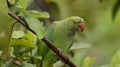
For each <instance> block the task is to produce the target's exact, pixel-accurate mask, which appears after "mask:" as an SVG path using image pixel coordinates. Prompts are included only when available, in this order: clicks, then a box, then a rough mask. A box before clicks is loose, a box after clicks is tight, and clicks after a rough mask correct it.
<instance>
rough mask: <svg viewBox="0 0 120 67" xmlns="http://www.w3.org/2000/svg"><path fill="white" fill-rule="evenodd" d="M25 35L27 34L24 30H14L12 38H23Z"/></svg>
mask: <svg viewBox="0 0 120 67" xmlns="http://www.w3.org/2000/svg"><path fill="white" fill-rule="evenodd" d="M23 36H25V34H24V32H23V31H22V30H18V31H14V32H13V33H12V38H22V37H23Z"/></svg>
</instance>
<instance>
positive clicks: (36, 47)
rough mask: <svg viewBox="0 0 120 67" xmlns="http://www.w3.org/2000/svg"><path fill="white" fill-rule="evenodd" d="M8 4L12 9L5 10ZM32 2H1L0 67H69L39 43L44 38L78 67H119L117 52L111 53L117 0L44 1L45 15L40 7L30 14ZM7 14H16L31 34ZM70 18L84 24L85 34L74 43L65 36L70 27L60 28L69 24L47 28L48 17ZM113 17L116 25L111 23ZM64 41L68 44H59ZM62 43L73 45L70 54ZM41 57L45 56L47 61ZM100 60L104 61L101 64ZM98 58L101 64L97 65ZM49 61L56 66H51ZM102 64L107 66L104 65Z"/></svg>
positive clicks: (115, 37) (115, 40) (115, 41)
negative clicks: (78, 18)
mask: <svg viewBox="0 0 120 67" xmlns="http://www.w3.org/2000/svg"><path fill="white" fill-rule="evenodd" d="M7 1H8V2H9V4H10V5H11V7H9V6H7V5H8V3H7ZM36 1H37V0H36ZM33 2H34V1H33V0H0V19H1V21H0V67H41V66H42V65H44V64H47V63H49V64H50V65H44V67H50V66H54V67H68V66H67V65H65V64H64V62H62V61H61V60H60V58H58V57H57V56H56V55H54V53H53V52H52V51H51V50H49V48H48V47H47V48H46V45H45V44H44V43H43V42H42V41H41V39H42V38H43V37H45V36H47V38H48V39H49V40H51V41H52V42H53V43H54V44H55V45H56V46H57V47H60V48H62V50H65V51H63V52H64V53H65V54H66V55H68V57H69V58H70V60H72V61H73V63H74V64H75V65H76V66H77V67H95V66H99V67H120V50H118V51H117V52H116V53H115V54H114V55H113V51H116V49H119V47H118V46H119V40H120V38H119V37H118V36H119V33H120V31H119V28H120V26H119V14H120V13H119V6H120V0H109V1H108V0H99V1H97V0H96V1H95V0H91V1H87V0H70V1H68V0H45V1H44V2H43V3H44V6H45V5H46V6H45V7H43V8H44V9H46V10H48V11H47V12H46V11H42V9H41V6H40V9H39V10H37V9H36V10H30V9H29V8H31V7H28V6H29V5H30V4H31V3H33ZM41 2H42V1H40V4H41ZM38 3H39V2H38ZM90 4H92V5H90ZM42 5H43V4H42ZM78 6H79V7H78ZM83 6H84V7H83ZM63 7H64V8H63ZM8 12H12V13H14V14H16V15H17V16H18V17H19V18H20V19H21V20H23V21H24V22H25V23H24V24H25V25H26V27H29V28H30V29H31V30H32V32H31V31H30V30H27V29H26V28H25V27H23V25H21V24H18V22H17V21H16V20H14V19H13V18H11V17H10V16H9V15H8ZM111 12H112V13H111ZM87 13H89V14H87ZM73 15H77V16H82V17H84V18H85V20H86V30H85V32H83V33H80V32H78V33H77V34H76V36H75V39H71V40H70V36H71V35H70V34H69V36H67V35H68V34H67V33H66V32H70V31H68V30H67V28H66V27H67V26H68V25H70V24H68V23H66V24H60V22H71V21H69V20H60V21H55V22H53V23H52V24H51V25H49V24H50V21H49V18H51V17H52V20H56V19H57V20H58V19H63V18H66V17H69V16H73ZM112 17H113V19H114V21H115V22H117V23H115V24H113V23H111V22H112V19H111V18H112ZM68 19H70V18H68ZM72 21H73V20H72ZM88 21H89V22H88ZM57 23H58V24H57ZM55 25H56V26H55ZM48 26H49V27H48ZM71 26H72V24H71ZM54 35H56V36H54ZM59 37H61V38H60V39H59ZM63 39H67V40H66V41H62V40H63ZM69 40H70V41H69ZM79 40H80V41H79ZM71 41H72V42H71ZM78 41H79V42H78ZM82 42H84V43H82ZM106 42H107V43H106ZM64 43H69V44H68V45H71V44H72V46H71V48H70V50H68V48H65V46H66V45H64ZM101 43H102V44H101ZM59 44H61V45H59ZM94 44H95V46H94ZM107 44H108V45H107ZM114 44H115V45H116V44H118V46H116V49H115V48H114V49H113V46H112V45H114ZM96 45H97V46H96ZM99 45H100V46H99ZM106 45H107V46H106ZM92 46H94V47H92ZM108 46H109V47H108ZM99 48H101V49H99ZM47 50H48V53H47ZM66 50H68V52H66ZM90 51H93V53H92V52H91V54H93V55H94V53H95V54H97V55H99V56H96V57H95V56H93V55H92V56H91V54H89V53H90ZM102 51H103V52H102ZM100 52H101V53H100ZM111 53H112V54H111ZM43 54H47V55H46V57H45V56H44V55H43ZM89 55H90V56H89ZM112 55H113V57H112ZM100 57H104V58H105V59H104V60H102V59H101V58H100ZM111 57H112V59H111V61H110V62H108V61H107V60H108V58H111ZM44 58H45V59H44ZM98 58H100V59H99V61H100V60H102V62H98ZM49 60H50V61H51V60H52V61H53V60H55V62H53V63H50V61H49ZM95 60H96V61H95ZM104 62H107V63H106V64H103V63H104ZM98 64H102V65H98Z"/></svg>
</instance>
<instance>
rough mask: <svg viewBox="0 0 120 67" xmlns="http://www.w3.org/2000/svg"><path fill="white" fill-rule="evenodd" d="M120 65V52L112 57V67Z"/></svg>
mask: <svg viewBox="0 0 120 67" xmlns="http://www.w3.org/2000/svg"><path fill="white" fill-rule="evenodd" d="M118 64H120V50H118V51H117V52H116V53H115V55H114V56H113V57H112V61H111V67H116V66H117V65H118Z"/></svg>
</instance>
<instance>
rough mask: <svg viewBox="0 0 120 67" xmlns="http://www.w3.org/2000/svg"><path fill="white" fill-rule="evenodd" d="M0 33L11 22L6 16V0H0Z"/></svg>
mask: <svg viewBox="0 0 120 67" xmlns="http://www.w3.org/2000/svg"><path fill="white" fill-rule="evenodd" d="M0 19H2V20H1V21H0V33H1V31H3V30H5V29H7V28H8V27H9V26H10V25H11V24H12V23H13V20H12V19H11V17H9V16H8V7H7V3H6V0H0Z"/></svg>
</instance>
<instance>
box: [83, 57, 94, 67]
mask: <svg viewBox="0 0 120 67" xmlns="http://www.w3.org/2000/svg"><path fill="white" fill-rule="evenodd" d="M94 60H95V58H94V57H89V56H88V57H86V58H85V60H84V62H83V66H82V67H92V64H93V62H94Z"/></svg>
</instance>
